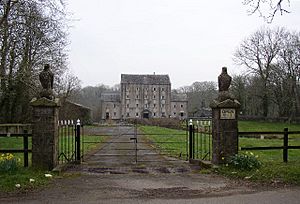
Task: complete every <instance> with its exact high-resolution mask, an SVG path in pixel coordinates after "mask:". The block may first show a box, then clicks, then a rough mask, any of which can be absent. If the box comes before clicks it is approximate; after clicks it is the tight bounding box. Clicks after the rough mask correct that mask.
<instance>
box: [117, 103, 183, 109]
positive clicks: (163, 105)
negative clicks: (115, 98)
mask: <svg viewBox="0 0 300 204" xmlns="http://www.w3.org/2000/svg"><path fill="white" fill-rule="evenodd" d="M116 107H117V106H116V104H114V108H116ZM136 107H139V104H138V103H137V104H136ZM153 107H156V104H153ZM161 107H165V104H161ZM180 107H181V108H183V104H181V105H180ZM127 108H129V104H127ZM145 108H148V104H145ZM174 108H176V105H174Z"/></svg>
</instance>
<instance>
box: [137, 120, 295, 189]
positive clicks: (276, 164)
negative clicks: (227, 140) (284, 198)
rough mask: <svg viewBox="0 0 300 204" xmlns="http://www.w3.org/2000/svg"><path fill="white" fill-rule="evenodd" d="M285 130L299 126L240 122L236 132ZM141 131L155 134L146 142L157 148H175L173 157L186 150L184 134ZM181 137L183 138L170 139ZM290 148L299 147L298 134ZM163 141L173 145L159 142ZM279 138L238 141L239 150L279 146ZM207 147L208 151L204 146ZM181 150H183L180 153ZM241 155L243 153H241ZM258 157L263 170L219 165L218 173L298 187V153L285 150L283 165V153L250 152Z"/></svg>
mask: <svg viewBox="0 0 300 204" xmlns="http://www.w3.org/2000/svg"><path fill="white" fill-rule="evenodd" d="M285 127H287V128H289V130H290V131H300V124H286V123H268V122H254V121H240V122H239V131H244V132H246V131H283V129H284V128H285ZM140 130H141V131H143V132H144V133H145V134H157V135H150V136H148V139H149V140H152V141H154V142H158V144H157V146H158V147H160V148H161V149H162V150H166V149H174V150H175V151H174V152H172V155H173V156H177V155H178V154H180V152H182V151H183V150H184V151H185V150H186V145H183V144H184V143H185V140H186V137H185V136H184V134H185V131H181V130H172V129H168V128H161V127H151V126H141V127H140ZM160 134H165V135H166V136H163V137H162V136H160ZM177 134H182V136H172V135H177ZM289 138H291V139H290V140H289V145H297V146H300V135H290V136H289ZM164 141H171V142H176V141H179V142H181V144H180V145H179V144H176V143H174V144H172V143H165V144H164V143H159V142H164ZM282 145H283V140H282V139H260V138H240V139H239V146H240V147H254V146H282ZM206 148H208V147H207V146H206ZM182 149H183V150H182ZM240 153H242V151H240ZM253 153H254V154H255V155H258V159H259V160H260V161H261V162H262V167H261V168H260V169H259V170H254V171H239V170H237V169H232V168H231V167H226V166H222V167H221V168H219V169H218V172H219V173H221V174H223V175H226V176H228V177H235V178H245V177H246V178H248V177H250V178H249V179H250V180H253V181H260V182H285V183H293V184H300V150H289V151H288V155H289V156H288V163H284V162H283V159H282V150H267V151H253Z"/></svg>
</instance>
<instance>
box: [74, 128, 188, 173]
mask: <svg viewBox="0 0 300 204" xmlns="http://www.w3.org/2000/svg"><path fill="white" fill-rule="evenodd" d="M135 132H137V130H136V129H135V127H134V126H131V125H114V126H99V127H94V128H92V129H91V128H90V129H88V130H87V131H86V133H85V134H90V135H107V136H106V137H104V138H105V142H104V143H103V144H102V145H101V146H100V147H99V149H98V150H97V151H94V152H93V153H92V154H90V155H88V156H84V161H83V162H82V165H81V166H76V168H74V169H70V170H72V171H80V172H81V173H82V172H84V173H89V174H92V173H96V174H97V173H98V174H99V173H103V174H105V173H106V174H107V173H111V174H125V173H144V174H158V173H186V172H190V171H191V168H190V165H189V164H188V162H187V161H183V160H180V159H176V158H171V157H167V156H165V155H163V154H161V153H160V152H158V151H157V150H155V149H154V148H153V144H150V143H149V142H147V140H146V138H145V137H144V136H142V135H141V134H135Z"/></svg>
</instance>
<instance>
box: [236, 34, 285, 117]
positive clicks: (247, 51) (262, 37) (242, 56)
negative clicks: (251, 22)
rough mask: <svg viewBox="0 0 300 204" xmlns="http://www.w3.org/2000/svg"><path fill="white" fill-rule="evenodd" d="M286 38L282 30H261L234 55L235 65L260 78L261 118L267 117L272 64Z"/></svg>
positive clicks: (275, 61) (244, 42) (250, 37)
mask: <svg viewBox="0 0 300 204" xmlns="http://www.w3.org/2000/svg"><path fill="white" fill-rule="evenodd" d="M286 36H287V31H286V30H285V29H284V28H276V29H269V28H261V29H260V30H258V31H256V32H255V33H253V34H252V35H250V36H249V37H248V38H246V39H245V40H244V41H243V42H242V43H241V45H240V46H239V48H238V49H237V50H236V52H235V54H234V60H235V62H236V63H237V64H239V65H242V66H245V67H246V68H247V70H248V71H249V72H250V73H251V74H254V75H257V76H259V77H260V80H261V83H262V89H261V92H262V96H261V99H262V110H263V116H265V117H266V116H268V106H269V102H270V93H269V89H268V88H269V84H270V74H271V72H272V71H273V70H272V67H273V64H277V63H278V56H279V52H280V50H281V48H282V47H281V46H282V41H283V40H284V39H285V37H286Z"/></svg>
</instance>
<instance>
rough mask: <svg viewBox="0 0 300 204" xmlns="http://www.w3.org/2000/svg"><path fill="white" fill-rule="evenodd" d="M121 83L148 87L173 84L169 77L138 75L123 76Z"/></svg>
mask: <svg viewBox="0 0 300 204" xmlns="http://www.w3.org/2000/svg"><path fill="white" fill-rule="evenodd" d="M121 83H127V84H147V85H152V84H153V85H168V84H171V82H170V78H169V75H156V74H151V75H137V74H121Z"/></svg>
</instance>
